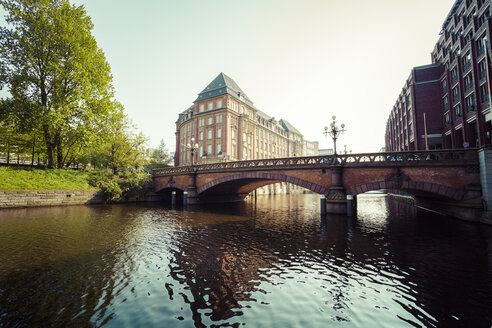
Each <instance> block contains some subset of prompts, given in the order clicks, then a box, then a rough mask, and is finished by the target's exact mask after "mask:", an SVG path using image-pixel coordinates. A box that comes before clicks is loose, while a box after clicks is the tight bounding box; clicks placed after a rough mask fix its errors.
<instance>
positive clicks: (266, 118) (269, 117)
mask: <svg viewBox="0 0 492 328" xmlns="http://www.w3.org/2000/svg"><path fill="white" fill-rule="evenodd" d="M255 109H256V113H257V114H258V116H261V117H262V118H263V119H264V120H267V121H270V120H271V119H272V118H273V117H271V116H270V115H267V114H266V113H264V112H262V111H261V110H259V109H257V108H255Z"/></svg>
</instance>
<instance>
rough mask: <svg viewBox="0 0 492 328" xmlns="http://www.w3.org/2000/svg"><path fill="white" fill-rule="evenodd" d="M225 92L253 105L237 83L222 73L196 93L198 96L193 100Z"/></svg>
mask: <svg viewBox="0 0 492 328" xmlns="http://www.w3.org/2000/svg"><path fill="white" fill-rule="evenodd" d="M225 94H228V95H231V96H233V97H234V98H236V99H240V100H242V101H244V102H245V103H247V104H248V105H250V106H253V102H252V101H251V100H250V99H249V98H248V96H247V95H246V94H245V93H244V91H243V90H241V88H240V87H239V86H238V85H237V83H236V82H235V81H234V80H233V79H231V78H230V77H229V76H227V75H225V74H224V73H220V74H219V75H218V76H217V77H216V78H215V79H214V80H213V81H212V82H210V83H209V85H207V87H206V88H205V89H203V91H202V92H200V93H199V94H198V98H197V99H196V100H195V102H197V101H199V100H205V99H209V98H213V97H217V96H220V95H225Z"/></svg>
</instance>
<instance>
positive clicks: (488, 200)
mask: <svg viewBox="0 0 492 328" xmlns="http://www.w3.org/2000/svg"><path fill="white" fill-rule="evenodd" d="M478 162H479V165H480V184H481V185H482V203H483V207H484V208H483V213H482V218H481V220H482V221H484V222H486V223H489V224H491V223H492V146H485V147H482V148H480V149H479V150H478Z"/></svg>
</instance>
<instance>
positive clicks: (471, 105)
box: [465, 94, 475, 111]
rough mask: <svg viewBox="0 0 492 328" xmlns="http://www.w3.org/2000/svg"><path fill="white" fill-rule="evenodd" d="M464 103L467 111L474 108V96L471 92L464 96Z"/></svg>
mask: <svg viewBox="0 0 492 328" xmlns="http://www.w3.org/2000/svg"><path fill="white" fill-rule="evenodd" d="M465 103H466V110H467V111H472V110H475V96H474V95H473V94H472V95H469V96H468V97H466V99H465Z"/></svg>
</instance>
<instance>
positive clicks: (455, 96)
mask: <svg viewBox="0 0 492 328" xmlns="http://www.w3.org/2000/svg"><path fill="white" fill-rule="evenodd" d="M459 97H460V89H459V87H458V86H456V87H455V88H453V101H457V100H458V99H459Z"/></svg>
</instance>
